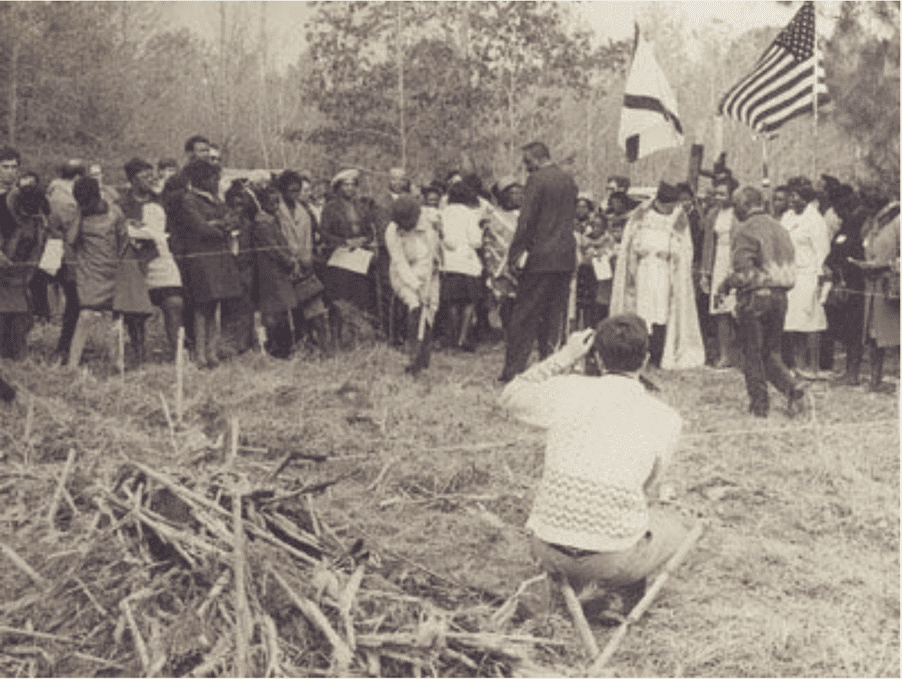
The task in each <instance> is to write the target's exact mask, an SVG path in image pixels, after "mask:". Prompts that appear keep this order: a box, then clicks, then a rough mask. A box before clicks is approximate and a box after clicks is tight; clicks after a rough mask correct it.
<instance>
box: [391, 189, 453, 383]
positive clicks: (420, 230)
mask: <svg viewBox="0 0 902 679" xmlns="http://www.w3.org/2000/svg"><path fill="white" fill-rule="evenodd" d="M391 217H392V221H391V222H389V224H388V227H387V228H386V229H385V246H386V248H387V249H388V255H389V269H388V275H389V278H390V280H391V286H392V290H394V292H395V294H396V295H397V296H398V298H399V299H400V300H401V301H402V302H403V303H404V305H405V306H406V307H407V311H408V313H407V346H408V351H409V353H410V365H408V366H407V368H406V369H405V370H406V372H409V373H410V374H412V375H416V374H417V373H419V372H420V371H421V370H423V369H424V368H428V367H429V356H430V346H431V342H432V327H433V324H434V322H435V313H436V311H437V310H438V304H439V291H440V285H439V263H440V260H441V248H440V243H439V235H438V231H437V230H436V224H435V221H434V216H433V215H430V214H428V213H424V212H423V211H421V209H420V206H419V205H418V204H417V202H416V201H415V200H414V199H413V198H411V197H410V196H401V197H400V198H398V199H396V200H395V201H394V202H393V203H392V214H391Z"/></svg>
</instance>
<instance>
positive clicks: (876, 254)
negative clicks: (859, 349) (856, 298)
mask: <svg viewBox="0 0 902 679" xmlns="http://www.w3.org/2000/svg"><path fill="white" fill-rule="evenodd" d="M862 236H863V238H864V256H865V260H866V261H868V262H871V263H873V264H878V265H885V266H887V267H888V268H887V269H883V270H881V271H879V272H873V273H870V272H868V271H867V270H865V305H866V306H865V318H864V332H865V337H864V338H865V340H868V339H872V340H874V342H876V344H877V346H878V347H881V348H885V347H897V346H899V203H898V202H893V203H890V204H889V205H887V206H886V207H884V208H883V209H882V210H880V212H878V213H877V214H876V215H874V216H873V217H871V218H870V219H869V220H868V221H867V222H866V223H865V225H864V229H862Z"/></svg>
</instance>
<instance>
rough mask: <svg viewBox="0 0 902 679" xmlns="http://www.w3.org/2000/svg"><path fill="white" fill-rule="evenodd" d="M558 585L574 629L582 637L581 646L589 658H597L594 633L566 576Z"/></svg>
mask: <svg viewBox="0 0 902 679" xmlns="http://www.w3.org/2000/svg"><path fill="white" fill-rule="evenodd" d="M560 587H561V592H562V593H563V595H564V601H565V602H566V603H567V610H568V611H570V617H571V618H573V624H574V626H575V627H576V631H577V632H579V638H580V639H582V642H583V646H585V647H586V651H588V653H589V657H590V658H597V657H598V653H599V651H598V643H597V642H596V641H595V635H594V634H592V628H591V627H589V622H588V621H587V620H586V615H585V613H583V606H582V604H581V603H580V602H579V599H577V598H576V592H574V591H573V588H572V587H571V586H570V583H569V582H567V579H566V578H564V579H563V580H562V581H561V583H560Z"/></svg>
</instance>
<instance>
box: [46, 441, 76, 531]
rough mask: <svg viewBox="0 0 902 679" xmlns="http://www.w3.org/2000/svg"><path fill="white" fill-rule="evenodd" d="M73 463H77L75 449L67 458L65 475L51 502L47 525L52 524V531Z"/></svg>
mask: <svg viewBox="0 0 902 679" xmlns="http://www.w3.org/2000/svg"><path fill="white" fill-rule="evenodd" d="M73 462H75V448H70V449H69V456H68V457H67V458H66V465H65V466H64V467H63V473H62V474H61V475H60V480H59V482H58V483H57V484H56V491H55V492H54V493H53V500H52V501H51V502H50V509H49V510H48V511H47V523H49V524H50V528H51V529H53V528H54V526H53V519H54V517H55V516H56V509H57V507H58V506H59V502H60V498H61V497H62V495H63V488H64V487H65V485H66V479H67V478H68V476H69V471H70V470H71V469H72V463H73Z"/></svg>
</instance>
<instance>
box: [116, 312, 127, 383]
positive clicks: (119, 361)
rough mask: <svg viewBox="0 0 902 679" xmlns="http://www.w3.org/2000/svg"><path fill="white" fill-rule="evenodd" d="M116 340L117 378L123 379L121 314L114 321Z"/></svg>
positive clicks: (123, 357)
mask: <svg viewBox="0 0 902 679" xmlns="http://www.w3.org/2000/svg"><path fill="white" fill-rule="evenodd" d="M116 340H117V346H118V351H117V352H116V367H117V368H119V377H121V378H125V321H124V320H123V316H122V315H121V314H120V315H119V318H117V319H116Z"/></svg>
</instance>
